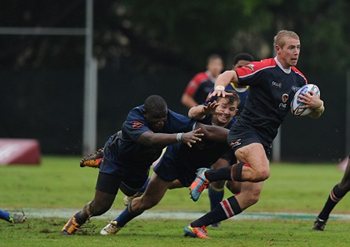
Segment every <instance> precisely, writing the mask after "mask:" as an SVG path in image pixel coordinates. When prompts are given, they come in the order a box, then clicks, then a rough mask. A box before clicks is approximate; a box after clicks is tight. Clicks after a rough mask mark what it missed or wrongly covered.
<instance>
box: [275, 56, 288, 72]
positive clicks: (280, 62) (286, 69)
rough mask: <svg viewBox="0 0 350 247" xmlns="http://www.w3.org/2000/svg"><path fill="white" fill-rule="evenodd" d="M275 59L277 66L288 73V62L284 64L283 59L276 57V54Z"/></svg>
mask: <svg viewBox="0 0 350 247" xmlns="http://www.w3.org/2000/svg"><path fill="white" fill-rule="evenodd" d="M274 59H275V61H276V63H277V65H278V67H280V69H281V70H283V72H284V73H286V74H289V73H290V72H291V66H290V65H288V64H284V63H283V61H280V59H278V57H277V56H276V57H275V58H274Z"/></svg>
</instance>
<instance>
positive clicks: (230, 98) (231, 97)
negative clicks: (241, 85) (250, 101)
mask: <svg viewBox="0 0 350 247" xmlns="http://www.w3.org/2000/svg"><path fill="white" fill-rule="evenodd" d="M226 92H227V93H230V94H227V95H226V96H225V97H221V96H220V97H218V100H219V99H220V98H225V99H228V103H229V104H233V103H234V102H237V105H239V104H240V103H241V100H240V99H239V96H238V94H237V92H236V91H235V90H227V91H226ZM231 94H232V95H231Z"/></svg>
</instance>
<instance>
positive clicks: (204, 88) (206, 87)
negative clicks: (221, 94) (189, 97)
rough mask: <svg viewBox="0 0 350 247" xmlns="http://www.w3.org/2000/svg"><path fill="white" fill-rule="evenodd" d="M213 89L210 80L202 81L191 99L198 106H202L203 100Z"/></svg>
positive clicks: (212, 83)
mask: <svg viewBox="0 0 350 247" xmlns="http://www.w3.org/2000/svg"><path fill="white" fill-rule="evenodd" d="M213 89H214V82H213V81H212V80H210V79H207V80H205V81H203V82H202V83H201V84H200V85H199V86H198V89H197V91H196V92H195V94H194V96H193V99H194V100H195V101H196V102H197V103H198V104H203V103H204V102H205V100H206V99H207V98H208V95H209V93H210V92H212V91H213Z"/></svg>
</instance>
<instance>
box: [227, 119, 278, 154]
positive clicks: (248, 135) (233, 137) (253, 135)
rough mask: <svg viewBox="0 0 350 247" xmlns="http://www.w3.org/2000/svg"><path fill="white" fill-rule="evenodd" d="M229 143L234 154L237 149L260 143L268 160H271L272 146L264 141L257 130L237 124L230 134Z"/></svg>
mask: <svg viewBox="0 0 350 247" xmlns="http://www.w3.org/2000/svg"><path fill="white" fill-rule="evenodd" d="M227 143H228V145H229V146H230V148H231V149H232V150H233V152H236V150H237V149H239V148H241V147H244V146H247V145H249V144H252V143H260V144H261V145H263V147H264V150H265V153H266V156H267V158H268V159H270V158H271V151H272V144H271V143H268V142H266V141H264V139H263V138H261V136H259V134H258V132H257V131H256V130H254V129H252V128H248V127H246V126H243V125H241V124H239V123H237V122H236V123H235V124H234V125H233V126H232V127H231V129H230V132H229V133H228V136H227Z"/></svg>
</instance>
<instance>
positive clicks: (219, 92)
mask: <svg viewBox="0 0 350 247" xmlns="http://www.w3.org/2000/svg"><path fill="white" fill-rule="evenodd" d="M226 95H232V93H228V92H226V91H225V87H224V86H222V85H218V86H215V88H214V91H213V92H212V93H211V94H210V95H209V97H214V96H217V97H225V96H226Z"/></svg>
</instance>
